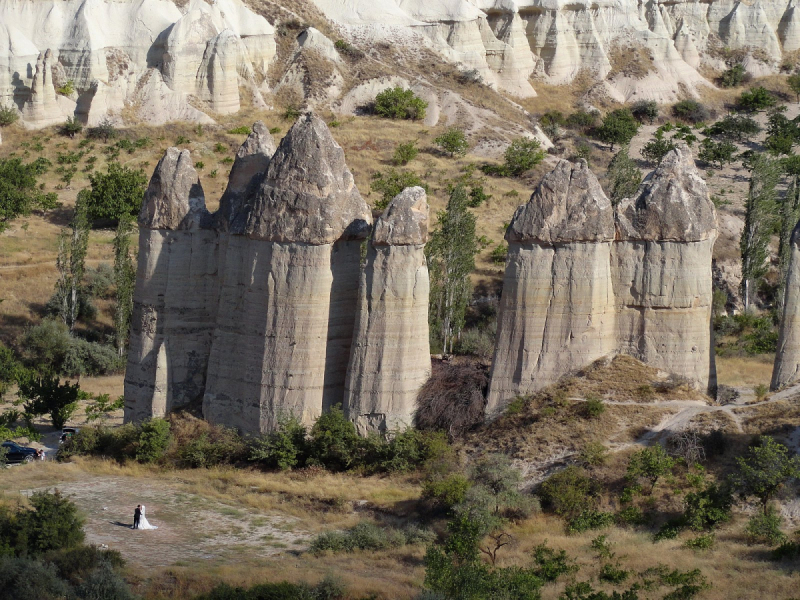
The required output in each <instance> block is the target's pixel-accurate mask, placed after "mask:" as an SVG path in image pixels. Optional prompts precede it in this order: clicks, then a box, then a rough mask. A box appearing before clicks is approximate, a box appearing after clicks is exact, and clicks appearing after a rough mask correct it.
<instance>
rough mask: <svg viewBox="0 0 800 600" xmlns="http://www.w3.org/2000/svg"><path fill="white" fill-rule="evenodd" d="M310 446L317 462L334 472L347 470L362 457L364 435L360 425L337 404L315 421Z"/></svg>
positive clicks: (313, 457) (312, 455) (311, 453)
mask: <svg viewBox="0 0 800 600" xmlns="http://www.w3.org/2000/svg"><path fill="white" fill-rule="evenodd" d="M308 447H309V454H310V455H311V457H312V460H313V462H314V463H315V464H318V465H321V466H324V467H325V468H326V469H330V470H331V471H346V470H347V469H349V468H350V467H351V466H353V465H354V464H355V463H356V462H357V461H358V459H359V458H360V457H359V453H360V449H361V438H360V437H359V435H358V433H356V426H355V425H354V424H353V423H352V422H351V421H350V420H348V419H347V418H346V417H345V416H344V413H343V412H342V407H341V405H336V406H333V407H331V408H330V410H328V411H327V412H324V413H322V414H321V415H320V416H319V418H318V419H317V420H316V421H315V422H314V425H313V426H312V427H311V432H310V433H309V439H308Z"/></svg>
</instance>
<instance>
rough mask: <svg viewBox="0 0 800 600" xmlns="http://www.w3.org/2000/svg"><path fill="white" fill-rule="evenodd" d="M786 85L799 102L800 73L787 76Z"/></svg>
mask: <svg viewBox="0 0 800 600" xmlns="http://www.w3.org/2000/svg"><path fill="white" fill-rule="evenodd" d="M786 83H787V85H788V86H789V89H790V90H792V91H793V92H794V93H795V95H796V96H797V101H798V102H800V73H793V74H792V75H789V77H787V78H786Z"/></svg>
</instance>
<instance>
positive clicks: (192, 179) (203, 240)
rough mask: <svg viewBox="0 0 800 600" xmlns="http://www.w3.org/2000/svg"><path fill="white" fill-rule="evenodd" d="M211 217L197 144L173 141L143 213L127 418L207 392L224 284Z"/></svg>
mask: <svg viewBox="0 0 800 600" xmlns="http://www.w3.org/2000/svg"><path fill="white" fill-rule="evenodd" d="M210 222H211V217H210V215H209V214H208V211H207V210H206V208H205V197H204V195H203V190H202V187H201V186H200V180H199V177H198V175H197V172H196V171H195V170H194V168H193V167H192V161H191V155H190V153H189V151H188V150H184V151H182V152H181V151H179V150H178V149H176V148H169V149H168V150H167V152H166V154H165V155H164V157H163V158H162V159H161V160H160V161H159V163H158V165H157V166H156V169H155V171H154V173H153V177H152V178H151V180H150V185H149V186H148V189H147V191H146V192H145V197H144V201H143V203H142V210H141V212H140V214H139V228H140V230H139V232H140V233H139V257H138V269H137V277H136V288H135V291H134V309H133V316H132V323H131V340H130V348H129V351H128V367H127V369H126V373H125V402H126V404H125V418H126V420H127V421H130V420H141V419H145V418H150V417H159V416H164V415H165V414H166V413H167V412H169V411H171V410H173V409H175V408H178V407H180V406H184V405H186V404H188V403H190V402H193V401H196V400H199V399H200V398H202V396H203V391H204V388H205V375H206V369H207V366H208V355H209V352H210V348H211V334H212V331H213V327H214V321H215V312H216V304H215V303H214V299H215V297H216V289H217V282H216V275H217V264H216V263H217V261H216V245H217V236H216V233H215V232H214V231H213V230H209V229H206V228H205V227H206V226H207V225H208V224H210Z"/></svg>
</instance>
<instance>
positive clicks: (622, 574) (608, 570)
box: [597, 563, 631, 583]
mask: <svg viewBox="0 0 800 600" xmlns="http://www.w3.org/2000/svg"><path fill="white" fill-rule="evenodd" d="M630 576H631V572H630V571H626V570H625V569H621V568H620V567H619V565H612V564H611V563H604V564H603V566H602V567H600V573H599V574H598V576H597V578H598V579H599V580H600V581H605V582H606V583H623V582H624V581H625V580H627V579H628V577H630Z"/></svg>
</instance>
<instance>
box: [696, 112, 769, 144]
mask: <svg viewBox="0 0 800 600" xmlns="http://www.w3.org/2000/svg"><path fill="white" fill-rule="evenodd" d="M759 131H761V126H760V125H759V124H758V123H756V121H754V120H753V119H751V118H750V117H747V116H744V115H727V116H726V117H725V118H724V119H722V120H720V121H717V122H716V123H714V124H713V125H711V126H710V127H708V128H707V129H706V130H705V131H704V133H705V134H706V135H712V136H714V137H721V138H723V139H726V140H743V139H747V138H751V137H752V136H754V135H756V134H757V133H758V132H759Z"/></svg>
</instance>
